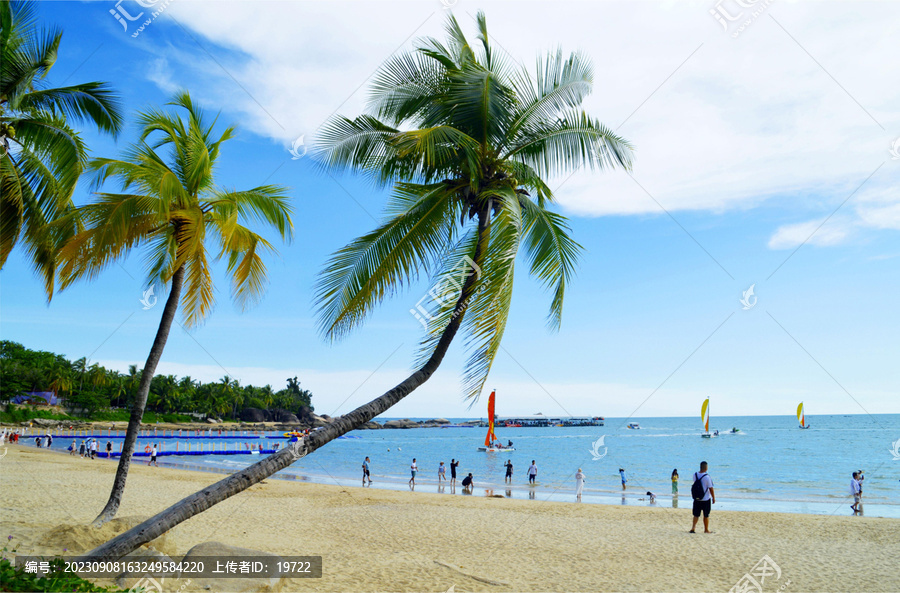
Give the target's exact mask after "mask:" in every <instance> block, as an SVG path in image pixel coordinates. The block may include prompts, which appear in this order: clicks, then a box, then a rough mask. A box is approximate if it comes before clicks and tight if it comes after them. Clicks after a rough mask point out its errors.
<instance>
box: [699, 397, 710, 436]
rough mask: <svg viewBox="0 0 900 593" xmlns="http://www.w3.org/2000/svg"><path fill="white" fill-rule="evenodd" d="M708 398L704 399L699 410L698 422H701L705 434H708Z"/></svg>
mask: <svg viewBox="0 0 900 593" xmlns="http://www.w3.org/2000/svg"><path fill="white" fill-rule="evenodd" d="M708 411H709V398H706V400H704V402H703V406H702V407H701V408H700V420H702V421H703V428H704V429H705V430H706V432H709V414H707V412H708Z"/></svg>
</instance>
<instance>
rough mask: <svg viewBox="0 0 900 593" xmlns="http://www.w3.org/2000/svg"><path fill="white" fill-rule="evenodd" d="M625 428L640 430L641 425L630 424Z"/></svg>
mask: <svg viewBox="0 0 900 593" xmlns="http://www.w3.org/2000/svg"><path fill="white" fill-rule="evenodd" d="M625 428H630V429H632V430H640V428H641V425H640V424H638V423H637V422H629V423H628V426H626V427H625Z"/></svg>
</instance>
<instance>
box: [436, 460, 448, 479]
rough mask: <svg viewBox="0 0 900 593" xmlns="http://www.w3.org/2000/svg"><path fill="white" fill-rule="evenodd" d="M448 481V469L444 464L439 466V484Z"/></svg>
mask: <svg viewBox="0 0 900 593" xmlns="http://www.w3.org/2000/svg"><path fill="white" fill-rule="evenodd" d="M446 479H447V468H446V467H445V466H444V462H443V461H442V462H441V464H440V465H439V466H438V484H440V483H441V482H443V481H444V480H446Z"/></svg>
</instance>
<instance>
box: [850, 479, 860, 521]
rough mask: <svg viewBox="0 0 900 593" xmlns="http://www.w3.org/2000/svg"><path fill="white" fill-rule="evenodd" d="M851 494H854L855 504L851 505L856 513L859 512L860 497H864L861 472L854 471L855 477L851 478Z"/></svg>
mask: <svg viewBox="0 0 900 593" xmlns="http://www.w3.org/2000/svg"><path fill="white" fill-rule="evenodd" d="M850 495H851V496H853V504H851V505H850V508H851V509H853V512H854V513H858V512H859V502H860V498H862V487H861V486H860V485H859V472H853V477H852V478H850Z"/></svg>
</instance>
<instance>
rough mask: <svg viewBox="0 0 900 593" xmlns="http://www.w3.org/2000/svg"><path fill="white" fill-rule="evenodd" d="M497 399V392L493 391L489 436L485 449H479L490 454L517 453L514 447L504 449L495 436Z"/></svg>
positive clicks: (490, 400)
mask: <svg viewBox="0 0 900 593" xmlns="http://www.w3.org/2000/svg"><path fill="white" fill-rule="evenodd" d="M496 397H497V390H496V389H495V390H493V391H491V396H490V397H489V398H488V431H487V435H485V437H484V447H478V450H479V451H486V452H488V453H495V452H498V451H515V448H513V447H504V446H503V445H502V444H500V439H498V438H497V435H496V434H494V401H495V399H496Z"/></svg>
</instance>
